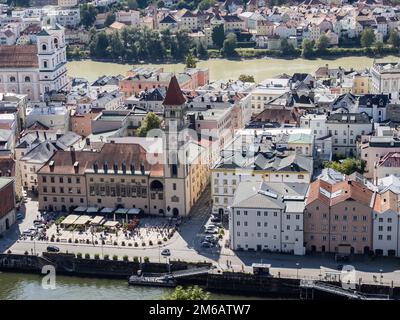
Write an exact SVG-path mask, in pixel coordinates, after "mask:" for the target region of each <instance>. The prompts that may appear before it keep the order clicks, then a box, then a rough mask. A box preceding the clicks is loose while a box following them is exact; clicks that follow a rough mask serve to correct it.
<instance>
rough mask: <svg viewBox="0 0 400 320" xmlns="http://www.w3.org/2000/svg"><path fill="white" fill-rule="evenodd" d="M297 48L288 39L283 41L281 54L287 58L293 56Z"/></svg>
mask: <svg viewBox="0 0 400 320" xmlns="http://www.w3.org/2000/svg"><path fill="white" fill-rule="evenodd" d="M295 51H296V50H295V48H294V46H293V44H291V43H289V41H288V40H287V39H286V38H283V39H282V40H281V52H282V54H283V55H285V56H289V55H293V54H294V53H295Z"/></svg>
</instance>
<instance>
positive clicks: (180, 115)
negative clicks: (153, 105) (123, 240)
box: [163, 76, 190, 216]
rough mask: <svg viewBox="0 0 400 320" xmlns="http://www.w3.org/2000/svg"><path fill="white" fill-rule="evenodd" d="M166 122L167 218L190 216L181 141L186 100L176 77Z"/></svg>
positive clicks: (166, 108) (168, 97) (170, 90)
mask: <svg viewBox="0 0 400 320" xmlns="http://www.w3.org/2000/svg"><path fill="white" fill-rule="evenodd" d="M163 106H164V122H165V147H164V154H165V157H164V177H165V202H166V209H167V210H166V212H167V215H172V216H186V215H188V214H189V210H190V197H189V192H190V188H189V185H190V184H189V182H188V180H189V177H188V172H187V171H188V165H187V164H185V152H182V150H184V149H183V148H182V146H183V145H184V141H179V132H180V131H181V130H182V129H184V128H185V111H186V99H185V97H184V96H183V94H182V91H181V88H180V87H179V83H178V80H177V79H176V77H175V76H173V77H172V78H171V81H170V83H169V86H168V89H167V93H166V95H165V99H164V102H163Z"/></svg>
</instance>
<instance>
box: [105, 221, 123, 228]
mask: <svg viewBox="0 0 400 320" xmlns="http://www.w3.org/2000/svg"><path fill="white" fill-rule="evenodd" d="M118 225H119V222H118V221H107V222H106V223H104V224H103V226H104V227H108V228H115V227H116V226H118Z"/></svg>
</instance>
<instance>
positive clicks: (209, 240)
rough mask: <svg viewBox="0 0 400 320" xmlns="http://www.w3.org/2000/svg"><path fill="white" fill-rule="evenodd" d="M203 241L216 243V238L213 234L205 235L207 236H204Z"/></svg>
mask: <svg viewBox="0 0 400 320" xmlns="http://www.w3.org/2000/svg"><path fill="white" fill-rule="evenodd" d="M204 241H208V242H211V243H216V242H218V238H217V237H215V236H212V235H207V236H205V237H204Z"/></svg>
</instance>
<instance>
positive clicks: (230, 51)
mask: <svg viewBox="0 0 400 320" xmlns="http://www.w3.org/2000/svg"><path fill="white" fill-rule="evenodd" d="M236 47H237V37H236V34H234V33H233V32H231V33H229V34H228V35H227V36H226V39H225V40H224V44H223V46H222V54H223V56H224V57H235V56H237V52H236Z"/></svg>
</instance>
